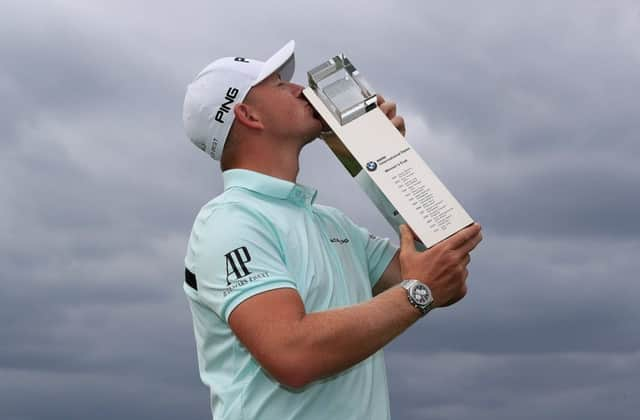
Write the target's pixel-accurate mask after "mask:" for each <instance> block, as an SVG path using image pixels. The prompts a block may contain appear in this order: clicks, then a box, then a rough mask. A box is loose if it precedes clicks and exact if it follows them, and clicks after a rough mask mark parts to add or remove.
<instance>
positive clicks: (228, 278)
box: [185, 204, 296, 322]
mask: <svg viewBox="0 0 640 420" xmlns="http://www.w3.org/2000/svg"><path fill="white" fill-rule="evenodd" d="M185 264H186V268H187V270H188V271H190V272H191V273H193V275H194V277H195V295H196V298H197V299H198V300H199V301H200V302H201V303H203V304H205V305H207V306H208V307H210V308H211V309H212V310H213V311H214V312H215V313H216V314H217V315H218V316H220V317H221V318H223V319H224V320H225V321H227V322H228V320H229V316H230V315H231V312H232V311H233V310H234V309H235V308H236V307H237V306H238V305H239V304H240V303H242V302H243V301H245V300H246V299H248V298H250V297H252V296H255V295H257V294H259V293H263V292H266V291H269V290H274V289H279V288H294V289H295V288H296V283H295V281H294V280H293V279H292V277H291V276H290V274H289V272H288V270H287V267H286V265H285V261H284V258H283V254H282V250H281V246H280V241H279V238H278V235H277V232H275V231H274V230H273V228H272V226H271V225H270V223H269V222H268V220H266V219H264V218H263V217H262V216H261V215H260V214H258V213H256V212H255V211H252V210H250V209H247V208H245V207H243V206H241V205H238V204H224V205H222V206H219V207H217V208H215V209H213V210H212V211H211V212H210V214H207V215H206V216H203V217H201V216H199V217H198V218H196V221H195V223H194V227H193V230H192V232H191V237H190V239H189V245H188V248H187V255H186V257H185Z"/></svg>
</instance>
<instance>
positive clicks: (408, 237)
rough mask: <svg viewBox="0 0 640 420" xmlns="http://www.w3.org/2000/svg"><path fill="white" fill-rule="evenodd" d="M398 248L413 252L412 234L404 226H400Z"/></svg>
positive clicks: (414, 246) (414, 248) (414, 247)
mask: <svg viewBox="0 0 640 420" xmlns="http://www.w3.org/2000/svg"><path fill="white" fill-rule="evenodd" d="M400 248H401V249H408V250H412V251H415V250H416V245H415V243H414V242H413V234H412V233H411V229H409V226H407V225H406V224H402V225H400Z"/></svg>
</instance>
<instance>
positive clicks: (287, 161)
mask: <svg viewBox="0 0 640 420" xmlns="http://www.w3.org/2000/svg"><path fill="white" fill-rule="evenodd" d="M299 158H300V150H291V149H289V150H272V151H269V152H265V151H264V150H263V151H254V152H252V153H250V154H248V155H245V156H243V157H242V158H241V159H238V162H236V163H235V164H234V165H233V167H232V168H233V169H248V170H250V171H254V172H260V173H262V174H265V175H269V176H272V177H275V178H280V179H284V180H286V181H290V182H294V183H295V182H296V179H297V177H298V171H299V170H300V163H299ZM232 168H229V169H232Z"/></svg>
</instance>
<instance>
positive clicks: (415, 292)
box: [400, 280, 433, 316]
mask: <svg viewBox="0 0 640 420" xmlns="http://www.w3.org/2000/svg"><path fill="white" fill-rule="evenodd" d="M400 286H402V287H403V288H404V289H405V290H406V291H407V297H408V298H409V302H410V303H411V304H412V305H413V306H414V307H416V308H417V309H418V310H419V311H420V313H421V314H422V316H424V315H426V314H427V313H428V312H429V311H430V310H431V309H433V295H432V294H431V290H429V287H428V286H427V285H426V284H424V283H422V282H421V281H418V280H403V281H402V282H401V283H400Z"/></svg>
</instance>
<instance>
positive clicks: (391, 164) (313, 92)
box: [303, 54, 473, 248]
mask: <svg viewBox="0 0 640 420" xmlns="http://www.w3.org/2000/svg"><path fill="white" fill-rule="evenodd" d="M307 74H308V77H309V87H307V88H305V89H304V91H303V94H304V95H305V97H306V98H307V100H308V101H309V102H310V103H311V105H312V106H313V107H314V108H315V110H316V111H317V112H318V114H320V116H321V117H322V119H323V120H324V121H325V122H326V123H327V125H328V126H329V127H330V128H331V131H332V133H325V134H326V135H323V138H324V140H325V141H326V143H327V145H328V146H329V147H330V149H331V150H332V151H333V153H334V154H335V155H336V157H337V158H338V159H339V160H340V162H341V163H342V164H343V165H344V167H345V168H346V169H347V171H349V173H350V174H351V176H353V178H354V179H355V180H356V182H357V183H358V184H359V185H360V187H361V188H362V189H363V190H364V192H365V193H366V194H367V196H368V197H369V198H370V199H371V201H372V202H373V203H374V204H375V206H376V207H377V208H378V210H380V212H381V213H382V215H383V216H384V217H385V219H386V220H387V221H388V222H389V223H390V224H391V226H392V227H393V228H394V229H395V230H396V231H398V230H399V228H398V226H399V225H400V224H402V223H408V224H409V225H410V226H411V228H412V229H413V231H414V232H415V233H416V236H417V237H418V238H419V240H420V241H421V242H422V243H423V244H424V245H425V246H426V247H427V248H430V247H431V246H433V245H435V244H436V243H438V242H440V241H442V240H443V239H445V238H447V237H449V236H451V235H452V234H454V233H455V232H457V231H459V230H460V229H462V228H464V227H466V226H468V225H470V224H472V223H473V220H472V219H471V217H470V216H469V215H468V214H467V212H466V211H465V210H464V208H463V207H462V206H461V205H460V203H458V201H457V200H456V199H455V197H453V195H452V194H451V193H450V192H449V191H448V190H447V188H446V187H445V186H444V184H442V182H441V181H440V180H439V179H438V178H437V176H436V175H435V174H434V173H433V171H431V169H430V168H429V167H428V166H427V164H426V163H425V162H424V161H423V160H422V158H420V156H419V155H418V154H417V153H416V152H415V150H413V148H412V147H411V146H410V145H409V143H407V141H406V140H405V139H404V137H403V136H402V134H401V133H400V132H399V131H398V130H397V129H396V128H395V127H394V126H393V124H392V123H391V121H389V119H388V118H387V117H386V115H385V114H384V113H383V112H382V111H381V110H380V109H379V108H378V106H377V97H376V95H375V93H374V91H373V90H372V89H371V87H370V86H369V84H368V83H367V82H366V81H365V79H364V78H363V77H362V76H361V74H360V72H359V71H358V70H357V69H356V68H355V67H354V65H353V64H352V63H351V61H350V60H349V59H348V58H347V57H345V56H344V55H343V54H340V55H337V56H335V57H333V58H331V59H329V60H327V61H325V62H324V63H322V64H320V65H319V66H317V67H314V68H313V69H311V70H310V71H309V72H308V73H307Z"/></svg>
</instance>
